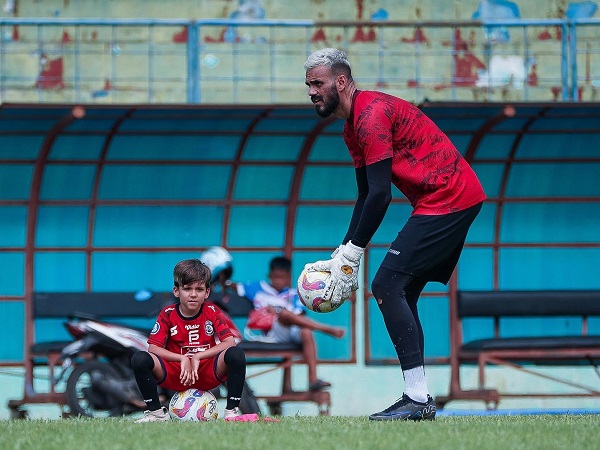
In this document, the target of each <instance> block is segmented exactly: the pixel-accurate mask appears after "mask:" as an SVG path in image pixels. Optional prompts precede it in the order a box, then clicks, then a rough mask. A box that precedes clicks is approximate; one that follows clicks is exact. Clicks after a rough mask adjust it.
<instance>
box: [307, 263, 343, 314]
mask: <svg viewBox="0 0 600 450" xmlns="http://www.w3.org/2000/svg"><path fill="white" fill-rule="evenodd" d="M330 276H331V273H330V272H320V271H307V270H306V269H304V270H303V271H302V273H301V274H300V277H298V296H299V297H300V301H301V302H302V303H303V304H304V306H306V307H307V308H308V309H310V310H311V311H314V312H319V313H324V312H331V311H334V310H336V309H338V308H339V307H340V306H342V304H343V303H344V301H346V299H342V301H341V302H340V303H338V304H332V303H331V302H330V301H328V300H325V299H323V294H324V293H325V283H326V282H327V279H328V278H329V277H330Z"/></svg>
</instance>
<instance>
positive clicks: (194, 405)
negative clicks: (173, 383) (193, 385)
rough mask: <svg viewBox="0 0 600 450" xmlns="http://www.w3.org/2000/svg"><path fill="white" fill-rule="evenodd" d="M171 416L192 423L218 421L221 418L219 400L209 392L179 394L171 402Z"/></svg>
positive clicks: (197, 390)
mask: <svg viewBox="0 0 600 450" xmlns="http://www.w3.org/2000/svg"><path fill="white" fill-rule="evenodd" d="M169 415H170V416H171V417H172V418H173V419H177V420H183V421H190V422H192V421H207V420H216V419H217V417H218V416H219V410H218V404H217V399H216V397H215V396H214V395H213V394H212V393H210V392H209V391H202V390H200V389H188V390H187V391H182V392H177V393H175V395H173V397H171V401H170V402H169Z"/></svg>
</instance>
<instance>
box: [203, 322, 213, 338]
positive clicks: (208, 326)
mask: <svg viewBox="0 0 600 450" xmlns="http://www.w3.org/2000/svg"><path fill="white" fill-rule="evenodd" d="M204 333H206V335H207V336H212V335H213V334H215V327H214V326H213V323H212V322H211V321H210V320H207V321H206V322H204Z"/></svg>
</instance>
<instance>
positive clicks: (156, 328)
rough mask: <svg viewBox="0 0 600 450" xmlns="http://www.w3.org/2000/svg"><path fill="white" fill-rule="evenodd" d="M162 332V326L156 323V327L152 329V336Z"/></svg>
mask: <svg viewBox="0 0 600 450" xmlns="http://www.w3.org/2000/svg"><path fill="white" fill-rule="evenodd" d="M159 330H160V325H159V323H158V322H154V326H153V327H152V331H151V332H150V334H156V333H158V331H159Z"/></svg>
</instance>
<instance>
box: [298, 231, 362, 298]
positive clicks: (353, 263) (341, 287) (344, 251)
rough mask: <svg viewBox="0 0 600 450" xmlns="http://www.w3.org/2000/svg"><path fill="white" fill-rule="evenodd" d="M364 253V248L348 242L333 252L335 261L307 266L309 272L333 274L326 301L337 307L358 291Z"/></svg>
mask: <svg viewBox="0 0 600 450" xmlns="http://www.w3.org/2000/svg"><path fill="white" fill-rule="evenodd" d="M364 252H365V249H364V248H361V247H357V246H356V245H354V244H353V243H352V242H348V243H347V244H345V245H340V246H339V247H338V248H337V249H336V250H335V251H334V252H333V254H332V256H333V259H329V260H327V261H317V262H315V263H313V264H307V266H306V269H307V270H309V271H321V272H329V273H331V276H330V277H329V279H328V280H327V282H326V283H325V292H324V294H323V299H324V300H328V301H331V303H332V304H334V305H337V304H340V303H341V302H342V301H343V300H345V299H347V298H348V297H350V294H351V293H352V291H355V290H357V289H358V267H359V266H360V260H361V258H362V255H363V253H364Z"/></svg>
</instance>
